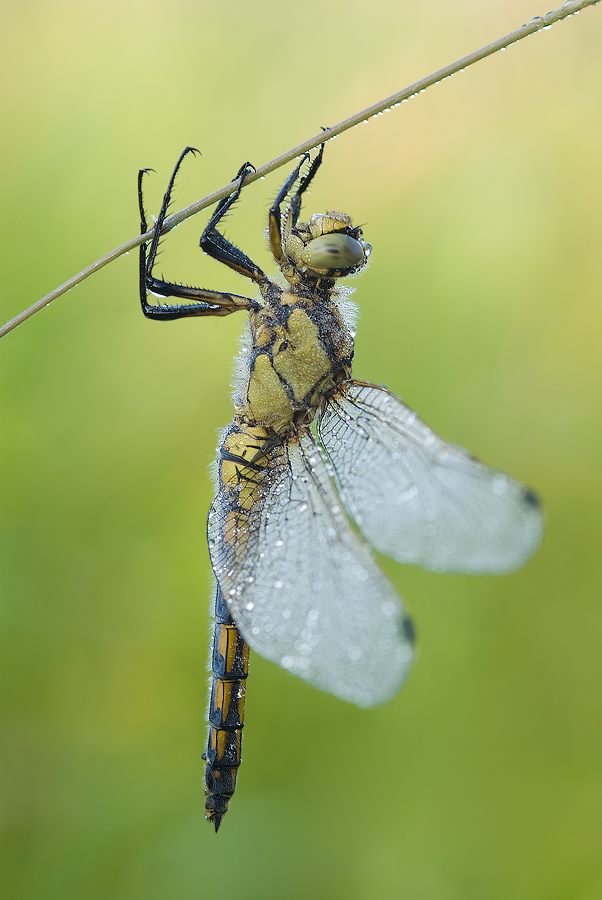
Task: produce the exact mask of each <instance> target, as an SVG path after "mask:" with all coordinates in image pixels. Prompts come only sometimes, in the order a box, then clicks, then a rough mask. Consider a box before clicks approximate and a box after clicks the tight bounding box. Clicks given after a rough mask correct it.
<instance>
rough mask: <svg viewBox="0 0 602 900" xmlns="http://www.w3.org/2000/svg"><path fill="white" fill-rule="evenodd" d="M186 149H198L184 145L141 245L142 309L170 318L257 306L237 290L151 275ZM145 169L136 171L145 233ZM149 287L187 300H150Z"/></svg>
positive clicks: (152, 316)
mask: <svg viewBox="0 0 602 900" xmlns="http://www.w3.org/2000/svg"><path fill="white" fill-rule="evenodd" d="M188 153H198V150H195V149H194V148H193V147H186V149H185V150H184V151H183V152H182V154H181V155H180V158H179V159H178V162H177V163H176V167H175V169H174V171H173V173H172V176H171V178H170V180H169V184H168V186H167V191H166V192H165V196H164V197H163V203H162V205H161V211H160V212H159V216H158V218H157V222H156V224H155V230H154V233H153V237H152V241H151V243H150V248H149V250H148V254H147V245H146V242H145V243H143V244H141V245H140V303H141V305H142V312H143V313H144V315H145V316H146V317H147V318H149V319H155V320H159V321H169V320H172V319H182V318H188V317H191V316H227V315H229V314H230V313H233V312H237V311H238V310H240V309H244V310H247V311H249V310H255V309H257V308H258V304H257V303H256V301H254V300H251V299H250V298H249V297H243V296H241V295H239V294H231V293H229V292H225V291H212V290H207V289H206V288H198V287H190V286H188V285H184V284H176V283H175V282H171V281H163V280H162V279H160V278H155V276H154V275H153V266H154V264H155V259H156V256H157V250H158V247H159V239H160V237H161V231H162V229H163V225H164V223H165V217H166V215H167V210H168V208H169V203H170V200H171V193H172V190H173V186H174V182H175V179H176V175H177V174H178V170H179V168H180V166H181V164H182V161H183V160H184V158H185V157H186V155H187V154H188ZM148 171H149V170H148V169H141V170H140V171H139V172H138V206H139V209H140V233H141V234H145V233H146V232H147V230H148V225H147V220H146V213H145V211H144V201H143V196H142V180H143V178H144V175H145V173H146V172H148ZM245 258H246V257H245ZM249 277H250V276H249ZM148 291H150V292H151V293H153V294H158V295H159V296H161V297H174V298H176V299H178V300H181V301H188V302H182V303H176V304H169V305H166V304H153V303H149V302H148V299H147V292H148Z"/></svg>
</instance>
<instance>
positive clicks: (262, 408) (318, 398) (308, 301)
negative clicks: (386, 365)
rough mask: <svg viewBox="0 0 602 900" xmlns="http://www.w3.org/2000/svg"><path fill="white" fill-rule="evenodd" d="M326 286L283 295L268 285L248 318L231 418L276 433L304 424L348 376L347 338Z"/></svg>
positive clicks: (350, 343)
mask: <svg viewBox="0 0 602 900" xmlns="http://www.w3.org/2000/svg"><path fill="white" fill-rule="evenodd" d="M335 297H336V295H335V293H334V290H333V285H332V282H330V283H327V284H325V285H324V286H323V288H322V289H321V290H320V289H318V290H316V289H315V287H314V289H313V290H312V291H302V290H299V289H298V288H297V290H294V291H288V292H287V291H284V290H282V288H280V287H278V286H277V285H275V284H274V283H271V284H270V285H269V289H268V290H267V291H265V293H264V297H263V299H264V305H263V306H262V308H261V309H260V310H259V311H257V312H254V313H252V314H251V318H250V329H251V346H250V348H249V356H248V368H247V371H246V373H245V382H244V384H242V385H241V390H240V392H239V403H238V408H237V417H239V418H240V420H241V421H244V422H246V423H248V424H252V425H262V426H264V427H265V428H268V429H270V430H273V431H275V432H277V433H282V432H285V431H287V430H288V428H289V426H291V425H292V424H293V423H298V422H299V421H300V420H301V419H305V420H306V421H309V420H311V419H312V418H313V415H314V414H315V411H316V410H317V409H318V408H319V406H320V404H321V402H322V400H323V399H324V397H326V396H327V395H328V393H329V392H331V391H332V390H333V388H334V387H335V385H336V384H337V383H338V382H340V381H341V380H343V379H344V378H347V377H349V375H350V372H351V360H352V358H353V337H352V335H351V333H350V331H349V329H348V328H347V326H346V325H345V323H344V321H343V317H342V315H341V310H340V309H339V306H338V304H337V301H336V299H335Z"/></svg>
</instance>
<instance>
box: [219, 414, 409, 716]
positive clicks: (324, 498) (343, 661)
mask: <svg viewBox="0 0 602 900" xmlns="http://www.w3.org/2000/svg"><path fill="white" fill-rule="evenodd" d="M271 453H272V458H271V461H270V464H269V465H266V467H265V469H264V470H263V474H262V484H261V486H260V489H258V490H256V491H255V492H254V499H253V502H252V503H248V502H247V503H246V506H247V507H248V508H247V509H244V508H243V505H244V504H242V503H241V504H239V505H238V507H237V509H236V516H237V520H236V526H235V527H234V528H233V527H232V524H231V523H232V518H231V517H232V514H233V499H232V485H230V486H224V487H222V488H221V489H220V491H219V492H218V494H217V496H216V498H215V500H214V502H213V506H212V508H211V512H210V514H209V549H210V553H211V560H212V564H213V568H214V572H215V574H216V578H217V580H218V581H219V584H220V587H221V589H222V593H223V595H224V598H226V600H227V602H228V605H229V607H230V611H231V614H232V616H233V618H234V620H235V622H236V624H237V626H238V628H239V629H240V631H241V632H242V634H243V636H244V638H245V640H246V641H247V642H248V643H249V644H250V645H251V647H252V648H253V649H254V650H256V651H257V652H258V653H260V654H261V656H264V657H266V658H267V659H270V660H272V661H273V662H276V663H278V664H279V665H281V666H283V667H284V668H286V669H288V670H289V671H290V672H293V673H294V674H296V675H299V676H300V677H301V678H303V679H305V680H306V681H309V682H310V683H311V684H314V685H315V686H316V687H319V688H322V690H324V691H328V692H329V693H331V694H335V695H336V696H337V697H340V698H342V699H343V700H348V701H350V702H352V703H356V704H357V705H358V706H372V705H374V704H377V703H382V702H384V701H385V700H388V699H389V698H390V697H392V696H393V695H394V694H395V693H396V692H397V690H398V689H399V687H400V686H401V684H402V682H403V681H404V679H405V677H406V675H407V674H408V672H409V669H410V666H411V664H412V659H413V628H412V623H411V620H410V619H409V617H408V615H407V613H406V612H405V610H404V608H403V604H402V602H401V598H400V597H399V596H398V594H397V592H396V591H395V589H394V587H393V585H392V584H391V583H390V582H389V581H388V580H387V578H385V576H384V574H383V573H382V572H381V570H380V569H379V568H378V566H377V565H376V563H375V561H374V559H373V557H372V555H371V553H370V551H369V550H368V548H367V547H366V546H365V544H364V543H363V542H362V541H361V539H360V538H359V537H358V536H357V535H356V534H355V532H354V531H352V529H351V528H350V526H349V523H348V521H347V519H346V517H345V515H344V513H343V511H342V510H341V508H340V501H339V499H338V497H337V494H336V491H335V489H334V487H333V484H332V481H331V478H330V476H329V474H328V471H327V468H326V465H325V462H324V460H323V458H322V455H321V451H320V450H319V449H318V448H317V446H316V445H315V443H314V441H313V438H312V436H311V434H310V433H309V431H307V430H305V431H301V432H299V434H298V435H295V436H294V437H292V438H290V439H288V440H287V441H286V442H285V443H284V444H283V445H281V446H280V448H278V452H277V453H274V451H271ZM253 477H254V478H255V480H257V473H256V472H255V473H253Z"/></svg>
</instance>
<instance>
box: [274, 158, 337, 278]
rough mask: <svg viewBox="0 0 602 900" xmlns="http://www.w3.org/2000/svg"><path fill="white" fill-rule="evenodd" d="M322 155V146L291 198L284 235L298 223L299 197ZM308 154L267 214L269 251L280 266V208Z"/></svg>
mask: <svg viewBox="0 0 602 900" xmlns="http://www.w3.org/2000/svg"><path fill="white" fill-rule="evenodd" d="M323 155H324V144H322V145H321V146H320V150H319V151H318V154H317V155H316V157H315V158H314V160H313V162H312V164H311V166H310V168H309V172H308V173H307V175H305V176H304V177H303V178H302V179H301V181H300V183H299V187H298V188H297V190H296V191H295V193H294V194H293V196H292V197H291V203H290V206H289V210H288V215H287V221H286V223H285V234H290V232H291V230H292V229H293V228H294V227H295V225H296V224H297V222H298V221H299V213H300V212H301V196H302V195H303V194H304V193H305V191H306V190H307V188H308V187H309V186H310V184H311V182H312V181H313V179H314V176H315V174H316V172H317V171H318V169H319V168H320V165H321V164H322V156H323ZM309 158H310V157H309V153H305V154H304V155H303V158H302V160H301V162H300V163H299V165H298V166H297V168H296V169H295V170H294V171H293V172H292V173H291V174H290V175H289V177H288V178H287V179H286V181H285V182H284V184H283V185H282V187H281V189H280V191H279V192H278V196H277V197H276V199H275V200H274V203H273V204H272V206H271V208H270V212H269V238H270V249H271V251H272V253H273V254H274V257H275V259H276V262H278V263H279V264H280V265H283V264H284V265H286V263H287V259H286V257H285V255H284V252H283V250H282V221H281V212H280V207H281V205H282V203H283V202H284V200H285V198H286V195H287V194H288V192H289V191H290V189H291V188H292V186H293V185H294V183H295V181H296V180H297V178H298V177H299V172H300V171H301V166H302V165H303V163H304V162H305V161H306V160H308V159H309Z"/></svg>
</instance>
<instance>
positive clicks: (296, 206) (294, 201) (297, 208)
mask: <svg viewBox="0 0 602 900" xmlns="http://www.w3.org/2000/svg"><path fill="white" fill-rule="evenodd" d="M323 156H324V144H320V150H319V151H318V154H317V156H316V157H315V159H314V161H313V162H312V164H311V167H310V169H309V172H308V173H307V175H306V176H305V177H304V178H302V179H301V183H300V184H299V187H298V188H297V190H296V192H295V194H294V195H293V196H292V198H291V211H292V227H293V228H294V227H295V225H296V224H297V222H298V221H299V213H300V212H301V195H302V194H304V193H305V191H306V190H307V188H308V187H309V186H310V184H311V183H312V181H313V180H314V176H315V174H316V172H317V171H318V169H319V168H320V166H321V165H322V157H323Z"/></svg>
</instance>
